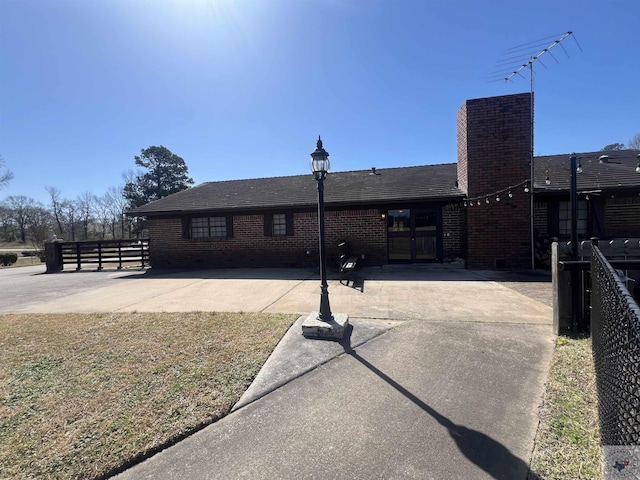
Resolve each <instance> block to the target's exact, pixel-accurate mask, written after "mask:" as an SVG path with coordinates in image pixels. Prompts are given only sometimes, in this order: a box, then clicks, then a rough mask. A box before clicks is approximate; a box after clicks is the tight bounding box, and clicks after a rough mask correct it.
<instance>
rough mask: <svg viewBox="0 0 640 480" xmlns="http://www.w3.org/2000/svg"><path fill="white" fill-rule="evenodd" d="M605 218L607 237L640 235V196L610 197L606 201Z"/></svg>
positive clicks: (635, 236) (636, 236)
mask: <svg viewBox="0 0 640 480" xmlns="http://www.w3.org/2000/svg"><path fill="white" fill-rule="evenodd" d="M604 218H605V232H606V234H607V237H609V238H638V237H640V198H639V197H614V198H608V199H607V200H606V201H605V206H604Z"/></svg>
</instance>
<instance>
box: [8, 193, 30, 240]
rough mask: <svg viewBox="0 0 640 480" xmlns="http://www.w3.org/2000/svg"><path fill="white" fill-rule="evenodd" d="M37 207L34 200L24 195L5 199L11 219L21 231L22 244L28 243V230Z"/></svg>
mask: <svg viewBox="0 0 640 480" xmlns="http://www.w3.org/2000/svg"><path fill="white" fill-rule="evenodd" d="M36 205H37V204H36V202H35V200H34V199H33V198H27V197H25V196H24V195H16V196H13V195H12V196H10V197H7V198H6V199H5V207H6V208H7V209H8V210H9V212H10V213H9V215H10V216H11V219H12V220H13V222H14V223H15V225H16V226H17V227H18V230H19V231H20V240H21V241H22V243H26V242H27V228H28V227H29V220H30V215H31V210H32V209H33V208H34V207H35V206H36Z"/></svg>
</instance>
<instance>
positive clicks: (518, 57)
mask: <svg viewBox="0 0 640 480" xmlns="http://www.w3.org/2000/svg"><path fill="white" fill-rule="evenodd" d="M569 37H572V38H573V40H574V41H575V42H576V45H577V46H578V48H579V49H580V51H582V47H581V46H580V44H579V43H578V40H577V39H576V37H575V35H573V32H571V31H569V32H565V33H562V34H558V35H552V36H549V37H545V38H541V39H539V40H534V41H533V42H528V43H524V44H522V45H517V46H515V47H511V48H510V49H509V50H507V51H506V52H504V53H503V54H502V56H503V57H506V58H503V59H502V60H500V61H498V62H497V63H496V67H497V68H498V70H497V71H494V72H491V74H490V76H489V81H490V82H499V81H504V82H505V83H506V82H509V81H511V80H512V79H513V78H514V77H516V75H517V76H520V77H522V78H524V76H523V75H522V74H521V73H520V72H522V71H523V70H525V69H526V68H528V69H529V94H530V95H529V102H530V105H529V107H530V108H529V109H530V112H531V122H530V124H531V158H530V161H529V164H530V167H531V173H530V182H531V183H530V185H531V190H530V192H531V207H530V209H531V212H530V217H531V270H535V268H536V252H535V238H534V233H533V232H534V223H533V214H534V211H533V206H534V203H533V177H534V168H533V157H534V155H533V64H534V63H535V62H540V64H541V65H542V66H543V67H544V68H545V69H546V68H547V66H546V65H545V64H544V63H543V62H542V60H541V59H540V58H541V57H542V56H544V55H545V54H547V53H548V54H549V55H550V56H551V58H553V59H554V60H555V61H556V63H560V62H559V61H558V59H557V58H556V57H554V56H553V53H551V49H553V48H554V47H557V46H558V45H559V46H560V48H561V49H562V50H563V51H564V53H565V55H566V56H567V58H569V52H567V49H566V48H564V45H562V42H563V41H565V40H566V39H567V38H569ZM550 41H551V43H549V42H550Z"/></svg>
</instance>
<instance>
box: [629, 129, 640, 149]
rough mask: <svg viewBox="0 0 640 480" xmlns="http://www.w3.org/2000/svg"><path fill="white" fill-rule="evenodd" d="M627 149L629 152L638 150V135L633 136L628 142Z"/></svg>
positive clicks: (639, 143)
mask: <svg viewBox="0 0 640 480" xmlns="http://www.w3.org/2000/svg"><path fill="white" fill-rule="evenodd" d="M627 148H628V149H630V150H640V133H636V134H635V136H634V137H633V138H632V139H631V140H629V143H628V144H627Z"/></svg>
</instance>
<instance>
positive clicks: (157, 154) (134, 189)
mask: <svg viewBox="0 0 640 480" xmlns="http://www.w3.org/2000/svg"><path fill="white" fill-rule="evenodd" d="M140 153H141V154H140V156H136V157H134V158H135V163H136V165H137V166H138V167H142V168H143V169H146V172H144V171H143V172H141V173H139V174H138V175H136V177H135V180H134V181H130V182H127V183H126V185H125V186H124V196H125V198H126V199H127V201H128V202H129V206H130V207H139V206H140V205H144V204H145V203H149V202H153V201H154V200H158V199H160V198H163V197H166V196H167V195H171V194H173V193H177V192H180V191H181V190H185V189H187V188H189V186H190V185H193V179H192V178H191V177H189V175H188V173H189V172H188V168H187V164H186V163H185V161H184V160H183V159H182V158H181V157H179V156H178V155H176V154H175V153H172V152H171V151H170V150H169V149H168V148H166V147H163V146H162V145H160V146H159V147H156V146H151V147H149V148H147V149H143V150H140Z"/></svg>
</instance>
